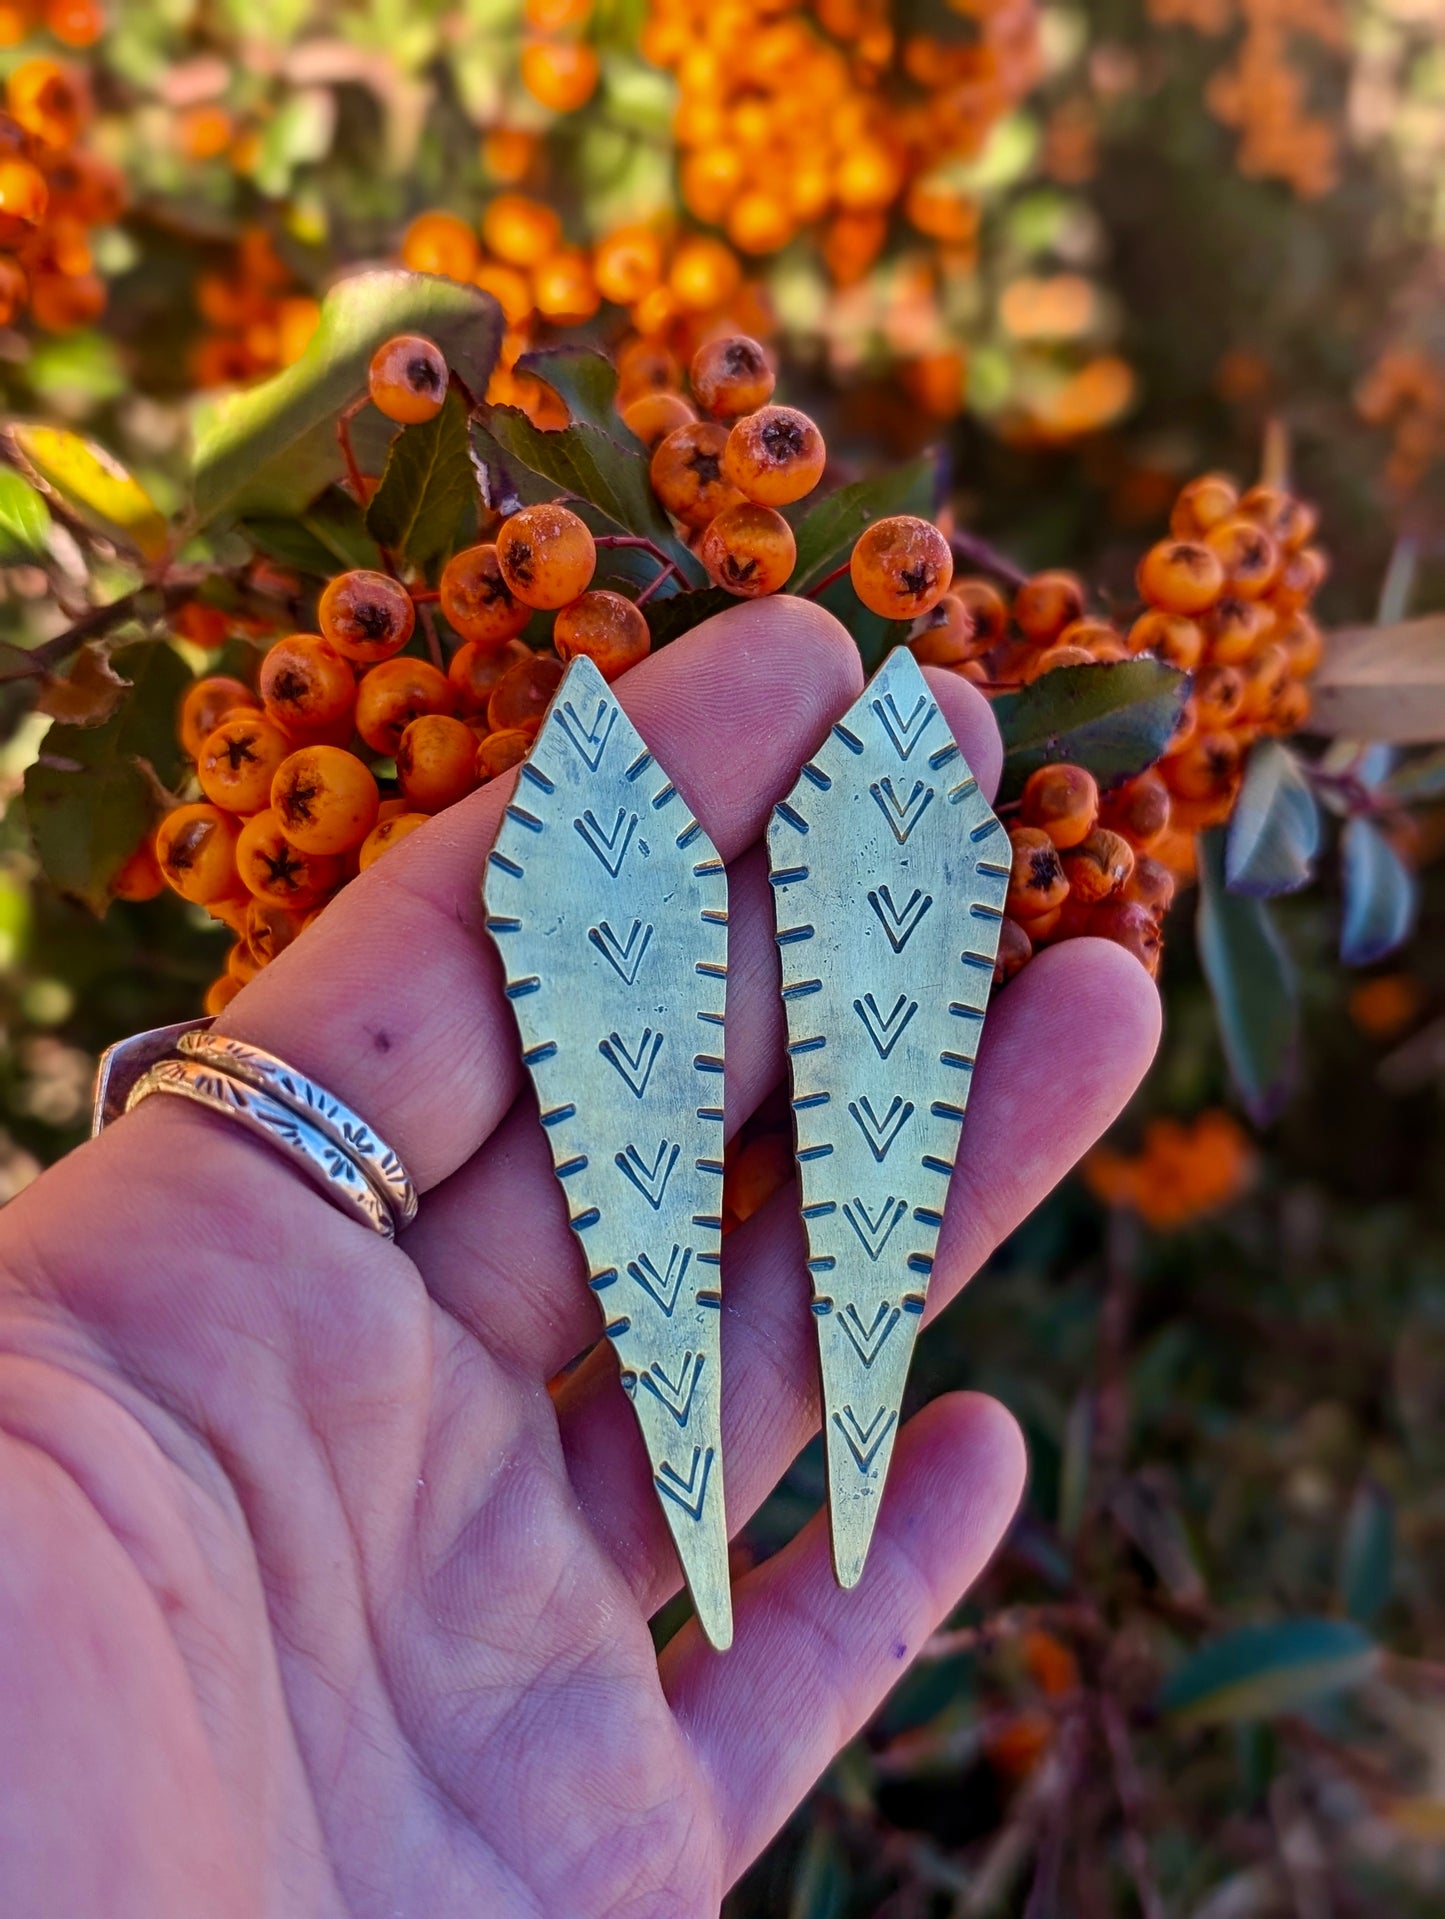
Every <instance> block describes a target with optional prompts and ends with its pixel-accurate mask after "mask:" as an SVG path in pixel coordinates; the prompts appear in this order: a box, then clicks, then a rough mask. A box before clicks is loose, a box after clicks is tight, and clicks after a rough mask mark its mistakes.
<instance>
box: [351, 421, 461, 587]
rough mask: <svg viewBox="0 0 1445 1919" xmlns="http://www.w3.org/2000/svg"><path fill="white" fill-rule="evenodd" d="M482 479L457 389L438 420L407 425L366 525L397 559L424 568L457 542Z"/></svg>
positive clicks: (395, 444)
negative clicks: (458, 534) (477, 471)
mask: <svg viewBox="0 0 1445 1919" xmlns="http://www.w3.org/2000/svg"><path fill="white" fill-rule="evenodd" d="M476 498H477V478H476V473H475V471H474V470H473V467H472V456H471V448H470V445H469V443H468V440H467V410H466V407H465V406H464V404H463V402H462V396H461V395H460V393H458V392H457V391H456V389H455V388H453V390H452V391H451V392H450V393H448V394H447V397H446V400H445V401H444V403H443V405H442V410H441V412H440V413H438V414H437V416H436V418H435V419H432V420H426V421H424V422H423V423H422V424H421V425H420V426H409V427H406V428H404V429H403V431H402V432H400V433H399V434H398V435H397V437H396V438H395V439H394V440H393V441H392V443H391V451H390V453H388V454H387V456H386V470H385V472H384V473H383V474H382V476H381V485H380V486H379V487H378V488H377V489H376V492H375V494H374V495H373V497H372V501H371V504H370V506H369V507H368V508H367V509H366V527H367V531H368V532H369V533H370V534H371V535H372V537H373V538H374V539H375V540H377V541H378V542H379V543H380V545H382V546H384V547H386V548H387V549H388V551H389V552H390V553H391V555H392V557H393V558H394V559H396V560H399V561H405V562H407V563H409V564H410V565H412V566H415V567H424V566H426V564H427V563H428V561H430V560H434V559H435V558H436V557H437V555H438V554H439V553H443V552H445V551H446V549H447V548H448V547H449V546H450V545H451V543H452V540H453V538H454V536H455V534H456V530H457V526H458V524H459V522H460V521H461V518H462V515H463V514H464V513H465V511H466V508H467V505H468V503H469V502H471V503H472V504H473V505H474V504H475V502H476Z"/></svg>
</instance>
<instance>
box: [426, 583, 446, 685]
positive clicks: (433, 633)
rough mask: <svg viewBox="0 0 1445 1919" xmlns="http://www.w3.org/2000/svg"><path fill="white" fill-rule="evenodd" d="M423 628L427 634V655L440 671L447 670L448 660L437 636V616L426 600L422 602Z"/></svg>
mask: <svg viewBox="0 0 1445 1919" xmlns="http://www.w3.org/2000/svg"><path fill="white" fill-rule="evenodd" d="M420 612H421V630H422V632H423V633H424V634H425V635H426V650H427V655H428V657H429V658H430V660H431V663H432V665H433V666H434V667H435V668H436V669H437V671H438V672H439V673H445V672H446V662H445V661H444V660H443V659H442V643H441V641H440V640H439V639H438V638H437V623H436V616H435V614H434V613H433V612H432V610H431V607H430V606H429V605H428V604H427V602H426V601H423V602H422V605H421V608H420Z"/></svg>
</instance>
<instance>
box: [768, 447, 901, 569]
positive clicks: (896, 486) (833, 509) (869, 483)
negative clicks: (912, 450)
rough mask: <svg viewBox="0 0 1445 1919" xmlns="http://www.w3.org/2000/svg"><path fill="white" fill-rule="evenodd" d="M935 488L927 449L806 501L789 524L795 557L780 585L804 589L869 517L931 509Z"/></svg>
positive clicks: (837, 558)
mask: <svg viewBox="0 0 1445 1919" xmlns="http://www.w3.org/2000/svg"><path fill="white" fill-rule="evenodd" d="M937 489H938V474H937V465H936V462H935V461H934V459H933V458H932V456H931V455H928V454H925V455H923V456H922V457H921V458H920V459H917V460H910V461H909V462H908V464H907V465H906V466H900V467H895V468H894V469H892V470H891V471H890V472H888V473H885V474H881V475H880V476H879V477H878V478H877V479H872V480H855V481H854V483H853V484H852V485H851V486H840V487H839V488H838V490H837V492H836V493H830V494H828V496H827V498H826V499H822V500H819V501H818V502H817V504H816V505H812V506H810V507H809V509H808V511H807V512H806V513H805V514H804V515H803V516H802V518H801V519H800V520H799V521H798V522H797V524H796V525H795V526H794V528H793V532H794V535H795V537H796V539H797V542H798V558H797V561H796V563H795V565H794V567H793V576H792V578H791V579H790V580H789V581H788V584H787V587H786V589H785V590H786V591H787V592H789V593H806V592H807V590H808V588H809V587H810V586H815V585H816V584H817V582H818V581H819V580H822V579H826V578H827V576H828V574H830V573H831V572H832V571H833V570H834V568H835V567H839V566H841V565H842V564H843V562H844V561H845V560H846V559H847V558H848V555H849V554H850V553H851V552H852V551H853V545H854V542H855V541H856V540H857V538H858V535H859V534H860V533H861V532H862V531H863V529H864V527H865V526H871V525H872V523H873V522H874V520H883V519H887V518H888V516H889V515H890V514H893V513H917V514H919V515H921V516H923V515H927V514H929V513H931V512H932V511H933V507H934V502H935V499H936V496H937Z"/></svg>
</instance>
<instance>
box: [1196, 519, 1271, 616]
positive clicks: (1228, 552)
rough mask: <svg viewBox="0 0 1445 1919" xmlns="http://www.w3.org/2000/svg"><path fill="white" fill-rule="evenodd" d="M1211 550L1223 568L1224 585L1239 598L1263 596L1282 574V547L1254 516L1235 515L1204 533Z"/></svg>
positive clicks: (1251, 598)
mask: <svg viewBox="0 0 1445 1919" xmlns="http://www.w3.org/2000/svg"><path fill="white" fill-rule="evenodd" d="M1204 537H1205V542H1206V544H1207V545H1208V547H1209V550H1210V552H1211V553H1212V554H1213V555H1214V557H1215V558H1216V560H1218V562H1219V564H1220V566H1221V567H1222V569H1223V572H1224V586H1225V589H1226V590H1227V591H1228V592H1230V593H1232V594H1233V595H1234V596H1235V598H1236V599H1241V600H1258V599H1262V598H1263V597H1264V595H1265V594H1266V593H1268V592H1269V590H1270V588H1271V587H1272V586H1273V585H1274V583H1275V580H1276V579H1277V578H1278V576H1279V548H1278V547H1277V546H1276V545H1275V543H1274V541H1273V540H1272V539H1271V538H1270V537H1269V535H1268V534H1267V533H1266V532H1265V531H1264V529H1263V528H1262V527H1259V526H1256V525H1255V523H1254V521H1253V520H1246V519H1243V518H1242V517H1240V516H1239V515H1236V516H1235V517H1234V518H1233V519H1228V520H1221V521H1220V522H1219V524H1218V526H1213V527H1211V528H1210V529H1209V531H1208V533H1206V534H1205V536H1204Z"/></svg>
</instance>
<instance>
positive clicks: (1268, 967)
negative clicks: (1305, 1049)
mask: <svg viewBox="0 0 1445 1919" xmlns="http://www.w3.org/2000/svg"><path fill="white" fill-rule="evenodd" d="M1195 937H1196V939H1197V941H1198V944H1199V960H1200V964H1201V966H1202V967H1203V969H1204V977H1205V978H1206V980H1208V982H1209V990H1210V992H1211V993H1212V994H1213V996H1214V1009H1215V1013H1216V1015H1217V1017H1218V1020H1219V1033H1220V1039H1221V1041H1222V1042H1223V1046H1224V1057H1225V1059H1226V1060H1227V1061H1228V1063H1229V1070H1230V1072H1231V1073H1232V1074H1233V1076H1234V1082H1235V1084H1236V1085H1237V1086H1238V1088H1239V1090H1240V1094H1241V1096H1242V1097H1243V1100H1244V1103H1245V1106H1246V1107H1247V1108H1248V1111H1249V1113H1250V1115H1251V1117H1252V1118H1253V1119H1254V1120H1255V1121H1256V1122H1257V1123H1258V1124H1260V1125H1264V1124H1266V1123H1267V1122H1268V1121H1270V1120H1272V1119H1273V1118H1275V1116H1276V1115H1277V1114H1278V1112H1279V1110H1280V1108H1281V1107H1282V1106H1283V1104H1284V1101H1285V1098H1286V1097H1287V1095H1288V1093H1289V1090H1290V1085H1291V1083H1292V1080H1293V1077H1294V1066H1295V1058H1296V1054H1297V1051H1298V1047H1299V994H1298V990H1297V987H1296V984H1295V977H1294V969H1293V967H1292V966H1291V965H1290V962H1289V957H1288V955H1287V954H1286V952H1285V950H1284V946H1283V944H1282V943H1281V940H1280V937H1279V933H1278V931H1277V930H1276V928H1275V924H1274V921H1273V919H1272V918H1271V917H1270V912H1269V908H1268V907H1267V906H1266V904H1265V902H1264V901H1263V900H1257V899H1249V898H1246V897H1245V896H1244V895H1242V894H1239V893H1230V892H1228V891H1227V890H1226V888H1225V883H1224V833H1223V831H1222V830H1220V829H1218V828H1216V829H1215V830H1214V831H1213V832H1211V833H1205V834H1203V835H1201V837H1200V841H1199V911H1198V914H1197V915H1196V918H1195Z"/></svg>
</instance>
